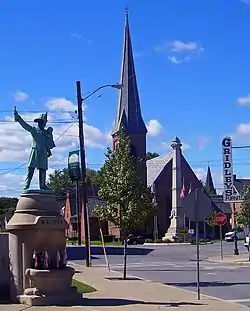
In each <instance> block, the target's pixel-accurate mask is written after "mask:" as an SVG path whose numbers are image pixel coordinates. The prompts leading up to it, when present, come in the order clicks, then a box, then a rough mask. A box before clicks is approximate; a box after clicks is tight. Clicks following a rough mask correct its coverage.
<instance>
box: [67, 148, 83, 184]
mask: <svg viewBox="0 0 250 311" xmlns="http://www.w3.org/2000/svg"><path fill="white" fill-rule="evenodd" d="M68 172H69V177H70V179H71V180H72V181H79V180H80V179H81V170H80V160H79V150H74V151H70V152H69V157H68Z"/></svg>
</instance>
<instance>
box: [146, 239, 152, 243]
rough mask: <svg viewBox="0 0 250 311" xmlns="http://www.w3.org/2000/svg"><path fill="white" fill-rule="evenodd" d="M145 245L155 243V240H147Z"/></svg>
mask: <svg viewBox="0 0 250 311" xmlns="http://www.w3.org/2000/svg"><path fill="white" fill-rule="evenodd" d="M145 243H154V240H153V239H146V240H145Z"/></svg>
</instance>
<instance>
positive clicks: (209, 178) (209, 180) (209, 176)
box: [205, 166, 216, 195]
mask: <svg viewBox="0 0 250 311" xmlns="http://www.w3.org/2000/svg"><path fill="white" fill-rule="evenodd" d="M205 187H206V190H207V191H208V192H209V193H208V194H209V195H216V190H215V188H214V183H213V178H212V174H211V170H210V167H209V166H208V168H207V177H206V183H205Z"/></svg>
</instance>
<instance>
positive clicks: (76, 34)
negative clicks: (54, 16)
mask: <svg viewBox="0 0 250 311" xmlns="http://www.w3.org/2000/svg"><path fill="white" fill-rule="evenodd" d="M69 36H70V37H73V38H76V39H78V40H80V39H82V35H80V34H79V33H76V32H72V33H70V34H69Z"/></svg>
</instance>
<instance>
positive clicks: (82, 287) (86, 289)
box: [72, 280, 96, 294]
mask: <svg viewBox="0 0 250 311" xmlns="http://www.w3.org/2000/svg"><path fill="white" fill-rule="evenodd" d="M72 285H73V286H75V287H76V288H77V291H78V293H81V294H89V293H93V292H96V289H95V288H94V287H92V286H89V285H87V284H84V283H82V282H79V281H77V280H72Z"/></svg>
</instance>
